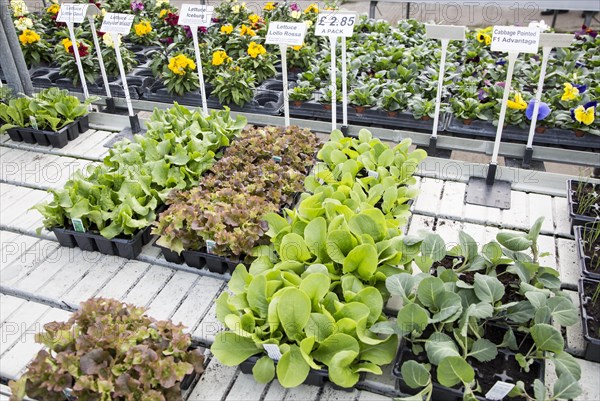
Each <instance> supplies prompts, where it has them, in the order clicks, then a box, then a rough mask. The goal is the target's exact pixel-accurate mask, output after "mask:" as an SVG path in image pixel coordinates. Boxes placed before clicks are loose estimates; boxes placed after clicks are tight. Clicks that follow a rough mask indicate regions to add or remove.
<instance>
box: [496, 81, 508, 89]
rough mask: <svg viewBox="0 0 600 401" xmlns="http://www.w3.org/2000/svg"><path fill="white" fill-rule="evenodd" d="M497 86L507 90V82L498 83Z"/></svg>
mask: <svg viewBox="0 0 600 401" xmlns="http://www.w3.org/2000/svg"><path fill="white" fill-rule="evenodd" d="M496 86H499V87H501V88H506V82H496Z"/></svg>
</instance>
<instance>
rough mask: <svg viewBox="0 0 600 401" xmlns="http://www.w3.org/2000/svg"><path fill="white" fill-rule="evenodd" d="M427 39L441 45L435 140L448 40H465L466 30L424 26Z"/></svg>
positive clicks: (434, 123) (444, 26) (463, 28)
mask: <svg viewBox="0 0 600 401" xmlns="http://www.w3.org/2000/svg"><path fill="white" fill-rule="evenodd" d="M425 28H426V32H427V38H428V39H439V40H440V41H441V43H442V56H441V59H440V73H439V77H438V87H437V94H436V98H435V116H434V118H433V132H432V133H431V137H432V138H437V133H438V126H439V121H440V109H441V106H442V90H443V87H444V74H445V73H446V56H447V54H448V44H449V43H450V40H463V41H464V40H465V39H466V35H465V32H466V28H465V27H464V26H452V25H425Z"/></svg>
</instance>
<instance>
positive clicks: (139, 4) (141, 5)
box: [131, 0, 144, 11]
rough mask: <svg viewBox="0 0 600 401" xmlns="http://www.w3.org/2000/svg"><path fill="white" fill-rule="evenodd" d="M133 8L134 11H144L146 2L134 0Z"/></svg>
mask: <svg viewBox="0 0 600 401" xmlns="http://www.w3.org/2000/svg"><path fill="white" fill-rule="evenodd" d="M131 9H132V10H133V11H144V3H142V2H141V1H136V0H133V1H132V2H131Z"/></svg>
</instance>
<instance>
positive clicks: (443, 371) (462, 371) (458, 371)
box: [437, 356, 475, 387]
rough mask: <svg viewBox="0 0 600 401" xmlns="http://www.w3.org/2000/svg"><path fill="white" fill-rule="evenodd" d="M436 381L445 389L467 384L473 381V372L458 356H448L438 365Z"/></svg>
mask: <svg viewBox="0 0 600 401" xmlns="http://www.w3.org/2000/svg"><path fill="white" fill-rule="evenodd" d="M437 379H438V382H439V383H440V384H441V385H442V386H446V387H453V386H455V385H457V384H459V383H465V384H468V383H471V382H472V381H473V380H475V371H474V370H473V368H472V367H471V365H469V364H468V363H467V361H465V360H464V359H462V358H461V357H460V356H449V357H447V358H444V359H443V360H442V361H441V362H440V364H439V365H438V369H437Z"/></svg>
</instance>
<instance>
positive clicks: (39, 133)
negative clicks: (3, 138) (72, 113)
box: [8, 116, 89, 148]
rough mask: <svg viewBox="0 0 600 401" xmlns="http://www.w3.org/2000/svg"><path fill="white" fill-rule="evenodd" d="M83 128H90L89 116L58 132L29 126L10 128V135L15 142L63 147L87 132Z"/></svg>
mask: <svg viewBox="0 0 600 401" xmlns="http://www.w3.org/2000/svg"><path fill="white" fill-rule="evenodd" d="M82 120H83V121H82ZM82 128H85V131H87V130H88V129H89V120H88V116H84V117H82V118H80V119H77V120H76V121H74V122H72V123H71V124H69V125H67V126H65V127H63V128H61V129H60V130H58V131H56V132H53V131H43V130H36V129H33V128H29V127H27V128H11V129H9V130H8V136H9V137H10V139H12V140H13V141H15V142H25V143H31V144H34V143H37V144H38V145H41V146H53V147H55V148H63V147H65V146H66V145H67V143H69V141H71V140H73V139H76V138H77V137H79V133H80V132H85V131H81V130H82Z"/></svg>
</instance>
